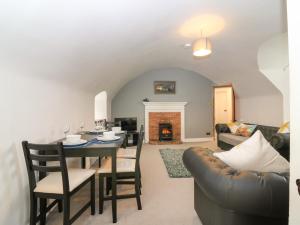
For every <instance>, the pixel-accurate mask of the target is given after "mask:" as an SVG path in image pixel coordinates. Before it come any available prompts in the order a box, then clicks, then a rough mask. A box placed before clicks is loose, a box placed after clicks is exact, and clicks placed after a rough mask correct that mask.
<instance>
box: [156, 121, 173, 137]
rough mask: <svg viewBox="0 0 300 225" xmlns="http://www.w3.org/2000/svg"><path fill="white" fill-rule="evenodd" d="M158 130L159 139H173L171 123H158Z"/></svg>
mask: <svg viewBox="0 0 300 225" xmlns="http://www.w3.org/2000/svg"><path fill="white" fill-rule="evenodd" d="M158 132H159V133H158V136H159V141H172V140H173V128H172V124H171V123H159V129H158Z"/></svg>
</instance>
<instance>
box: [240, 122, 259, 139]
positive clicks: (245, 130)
mask: <svg viewBox="0 0 300 225" xmlns="http://www.w3.org/2000/svg"><path fill="white" fill-rule="evenodd" d="M255 128H256V125H254V124H241V125H240V126H239V127H238V129H237V131H236V134H237V135H240V136H243V137H250V136H251V134H252V133H253V131H254V130H255Z"/></svg>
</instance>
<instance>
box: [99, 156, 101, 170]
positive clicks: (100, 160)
mask: <svg viewBox="0 0 300 225" xmlns="http://www.w3.org/2000/svg"><path fill="white" fill-rule="evenodd" d="M98 166H99V168H100V167H101V157H98Z"/></svg>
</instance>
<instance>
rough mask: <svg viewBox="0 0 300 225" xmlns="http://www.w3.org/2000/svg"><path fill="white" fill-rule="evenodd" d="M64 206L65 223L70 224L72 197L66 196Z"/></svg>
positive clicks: (64, 224) (65, 224)
mask: <svg viewBox="0 0 300 225" xmlns="http://www.w3.org/2000/svg"><path fill="white" fill-rule="evenodd" d="M63 207H64V209H63V213H64V219H63V225H70V197H69V196H65V197H64V202H63Z"/></svg>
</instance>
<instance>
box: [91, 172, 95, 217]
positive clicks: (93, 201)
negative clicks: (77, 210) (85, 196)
mask: <svg viewBox="0 0 300 225" xmlns="http://www.w3.org/2000/svg"><path fill="white" fill-rule="evenodd" d="M91 215H95V176H92V178H91Z"/></svg>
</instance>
